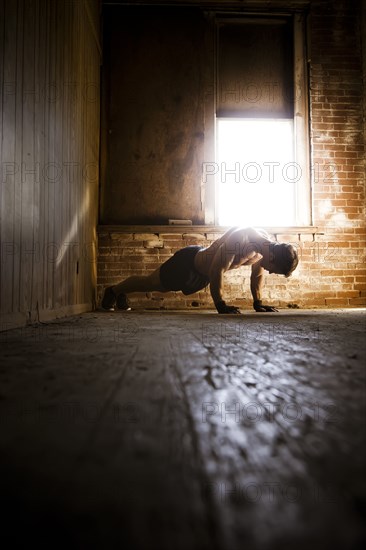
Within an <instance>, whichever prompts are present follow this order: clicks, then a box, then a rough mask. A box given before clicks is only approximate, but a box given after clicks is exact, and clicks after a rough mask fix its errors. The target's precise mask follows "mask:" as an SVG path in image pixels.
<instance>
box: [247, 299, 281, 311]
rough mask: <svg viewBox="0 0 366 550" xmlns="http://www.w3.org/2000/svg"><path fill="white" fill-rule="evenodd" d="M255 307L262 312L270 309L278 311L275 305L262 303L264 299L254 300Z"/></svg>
mask: <svg viewBox="0 0 366 550" xmlns="http://www.w3.org/2000/svg"><path fill="white" fill-rule="evenodd" d="M253 307H254V309H255V311H259V312H260V313H263V312H266V311H267V312H268V311H278V309H276V308H275V307H272V306H265V305H264V304H262V300H254V302H253Z"/></svg>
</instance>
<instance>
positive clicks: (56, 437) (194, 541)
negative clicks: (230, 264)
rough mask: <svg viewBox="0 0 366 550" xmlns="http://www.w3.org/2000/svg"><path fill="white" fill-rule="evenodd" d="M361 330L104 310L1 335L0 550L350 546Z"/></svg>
mask: <svg viewBox="0 0 366 550" xmlns="http://www.w3.org/2000/svg"><path fill="white" fill-rule="evenodd" d="M364 329H365V312H364V311H362V310H343V311H301V310H300V311H283V312H279V313H275V314H256V313H255V312H253V313H246V314H245V315H243V316H241V317H236V316H220V315H217V314H215V313H199V312H195V313H174V312H161V313H160V312H118V313H110V312H108V313H106V312H96V313H90V314H86V315H83V316H79V317H73V318H69V319H67V320H62V321H57V322H52V323H49V324H47V325H39V326H37V327H28V328H26V329H17V330H13V331H8V332H6V333H2V334H1V335H0V340H1V363H0V436H1V437H0V453H1V454H0V466H1V503H2V513H1V515H0V523H1V530H0V533H1V535H0V537H1V539H2V540H3V541H4V540H5V539H6V540H7V541H8V542H7V544H8V546H3V547H4V548H16V547H24V548H25V547H28V545H29V543H30V542H31V541H33V542H34V541H35V540H37V541H38V548H48V549H50V550H51V549H52V550H53V549H55V548H57V549H58V548H63V549H65V548H68V549H70V548H75V549H92V548H98V549H103V550H104V549H107V550H109V549H115V548H116V549H117V548H118V549H128V550H135V549H138V550H140V549H141V550H150V549H151V550H155V549H156V550H206V549H207V550H218V549H222V550H244V549H245V550H262V549H263V550H267V549H271V550H272V549H273V550H277V549H278V550H287V549H291V550H292V549H299V550H309V549H322V550H324V549H328V548H329V549H332V550H333V549H335V550H337V549H342V550H345V549H350V550H358V549H360V548H361V547H362V543H363V542H365V540H366V539H365V530H364V527H363V525H364V520H365V512H366V480H365V475H364V474H365V470H364V464H365V463H366V461H365V370H364V369H365V344H364V332H365V331H364ZM364 461H365V462H364ZM9 544H10V545H9ZM17 545H23V546H17Z"/></svg>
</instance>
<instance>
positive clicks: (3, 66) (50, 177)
mask: <svg viewBox="0 0 366 550" xmlns="http://www.w3.org/2000/svg"><path fill="white" fill-rule="evenodd" d="M99 12H100V9H99V0H67V1H65V0H20V1H19V2H17V3H15V2H13V1H12V0H3V1H2V2H1V3H0V20H1V25H0V78H1V86H0V93H1V96H0V107H1V112H0V124H1V136H2V139H1V149H0V151H1V193H0V208H1V221H0V240H1V270H0V277H1V279H0V282H1V292H0V312H1V323H0V325H1V327H0V328H2V329H6V328H9V327H10V326H13V325H19V324H22V323H24V322H29V321H33V320H37V319H41V320H42V319H46V318H52V317H56V316H59V315H65V314H68V313H72V312H77V311H82V310H86V309H91V308H92V306H93V304H94V303H95V285H96V267H95V250H96V223H97V210H98V208H97V203H98V163H99V74H100V62H101V50H100V43H99Z"/></svg>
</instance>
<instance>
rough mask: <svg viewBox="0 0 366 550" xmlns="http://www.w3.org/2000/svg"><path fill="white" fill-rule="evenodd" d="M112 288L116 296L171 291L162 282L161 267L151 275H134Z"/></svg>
mask: <svg viewBox="0 0 366 550" xmlns="http://www.w3.org/2000/svg"><path fill="white" fill-rule="evenodd" d="M111 288H112V290H113V292H114V293H115V294H116V296H118V295H119V294H121V293H123V294H129V293H130V292H153V291H158V292H169V291H168V290H166V289H165V288H164V287H163V286H162V284H161V282H160V267H158V269H156V270H155V271H153V273H151V274H150V275H133V276H132V277H128V278H127V279H125V280H124V281H122V282H121V283H118V284H117V285H114V286H112V287H111Z"/></svg>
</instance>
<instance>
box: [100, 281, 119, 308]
mask: <svg viewBox="0 0 366 550" xmlns="http://www.w3.org/2000/svg"><path fill="white" fill-rule="evenodd" d="M116 300H117V297H116V295H115V293H114V292H113V289H112V287H111V286H108V287H107V288H106V289H105V291H104V296H103V300H102V308H103V309H109V310H114V306H115V304H116Z"/></svg>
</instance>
